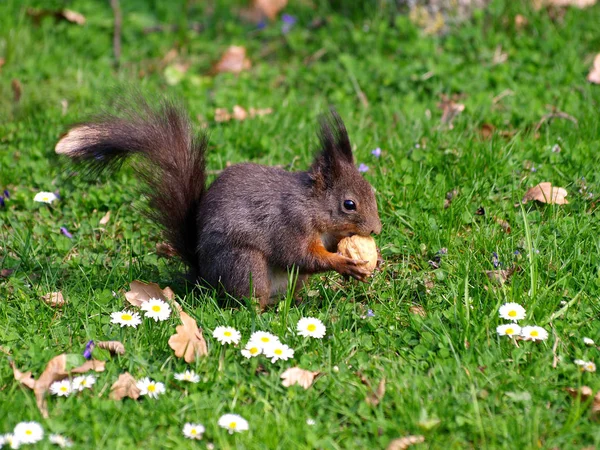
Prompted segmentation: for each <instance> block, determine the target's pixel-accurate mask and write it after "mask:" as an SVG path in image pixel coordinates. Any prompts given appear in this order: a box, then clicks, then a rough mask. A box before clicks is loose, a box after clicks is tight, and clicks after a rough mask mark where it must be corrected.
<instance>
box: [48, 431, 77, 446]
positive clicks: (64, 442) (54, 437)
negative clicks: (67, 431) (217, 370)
mask: <svg viewBox="0 0 600 450" xmlns="http://www.w3.org/2000/svg"><path fill="white" fill-rule="evenodd" d="M48 440H49V441H50V443H52V444H56V445H58V446H59V447H60V448H67V447H73V441H72V440H71V439H69V438H68V437H64V436H62V435H60V434H51V435H50V436H48Z"/></svg>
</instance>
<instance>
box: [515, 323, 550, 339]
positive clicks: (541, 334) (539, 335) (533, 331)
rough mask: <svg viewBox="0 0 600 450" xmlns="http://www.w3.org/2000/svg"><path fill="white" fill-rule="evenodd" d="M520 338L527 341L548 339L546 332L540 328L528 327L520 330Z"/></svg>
mask: <svg viewBox="0 0 600 450" xmlns="http://www.w3.org/2000/svg"><path fill="white" fill-rule="evenodd" d="M521 336H523V337H524V338H525V339H526V340H528V341H545V340H546V339H548V332H547V331H546V330H544V329H543V328H542V327H536V326H533V327H531V326H528V327H523V328H521Z"/></svg>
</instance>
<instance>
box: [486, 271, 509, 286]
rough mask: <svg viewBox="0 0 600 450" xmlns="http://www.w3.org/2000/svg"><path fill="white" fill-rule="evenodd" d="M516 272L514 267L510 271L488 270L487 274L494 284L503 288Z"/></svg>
mask: <svg viewBox="0 0 600 450" xmlns="http://www.w3.org/2000/svg"><path fill="white" fill-rule="evenodd" d="M514 272H515V269H514V267H511V268H510V269H506V270H486V271H485V274H486V275H487V277H488V278H489V279H490V281H491V282H492V283H496V284H497V285H498V286H502V285H503V284H504V283H506V282H507V281H508V280H509V279H510V277H511V276H512V274H513V273H514Z"/></svg>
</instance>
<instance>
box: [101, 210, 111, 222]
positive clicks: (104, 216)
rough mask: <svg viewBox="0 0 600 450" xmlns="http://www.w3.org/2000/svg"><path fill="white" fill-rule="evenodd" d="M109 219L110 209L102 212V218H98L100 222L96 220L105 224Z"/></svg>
mask: <svg viewBox="0 0 600 450" xmlns="http://www.w3.org/2000/svg"><path fill="white" fill-rule="evenodd" d="M109 220H110V211H107V212H106V214H104V215H103V216H102V219H100V222H98V223H99V224H100V225H106V224H107V223H108V221H109Z"/></svg>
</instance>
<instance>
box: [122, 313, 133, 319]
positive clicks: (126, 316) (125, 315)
mask: <svg viewBox="0 0 600 450" xmlns="http://www.w3.org/2000/svg"><path fill="white" fill-rule="evenodd" d="M121 319H123V320H131V319H133V316H132V315H131V314H123V315H122V316H121Z"/></svg>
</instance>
